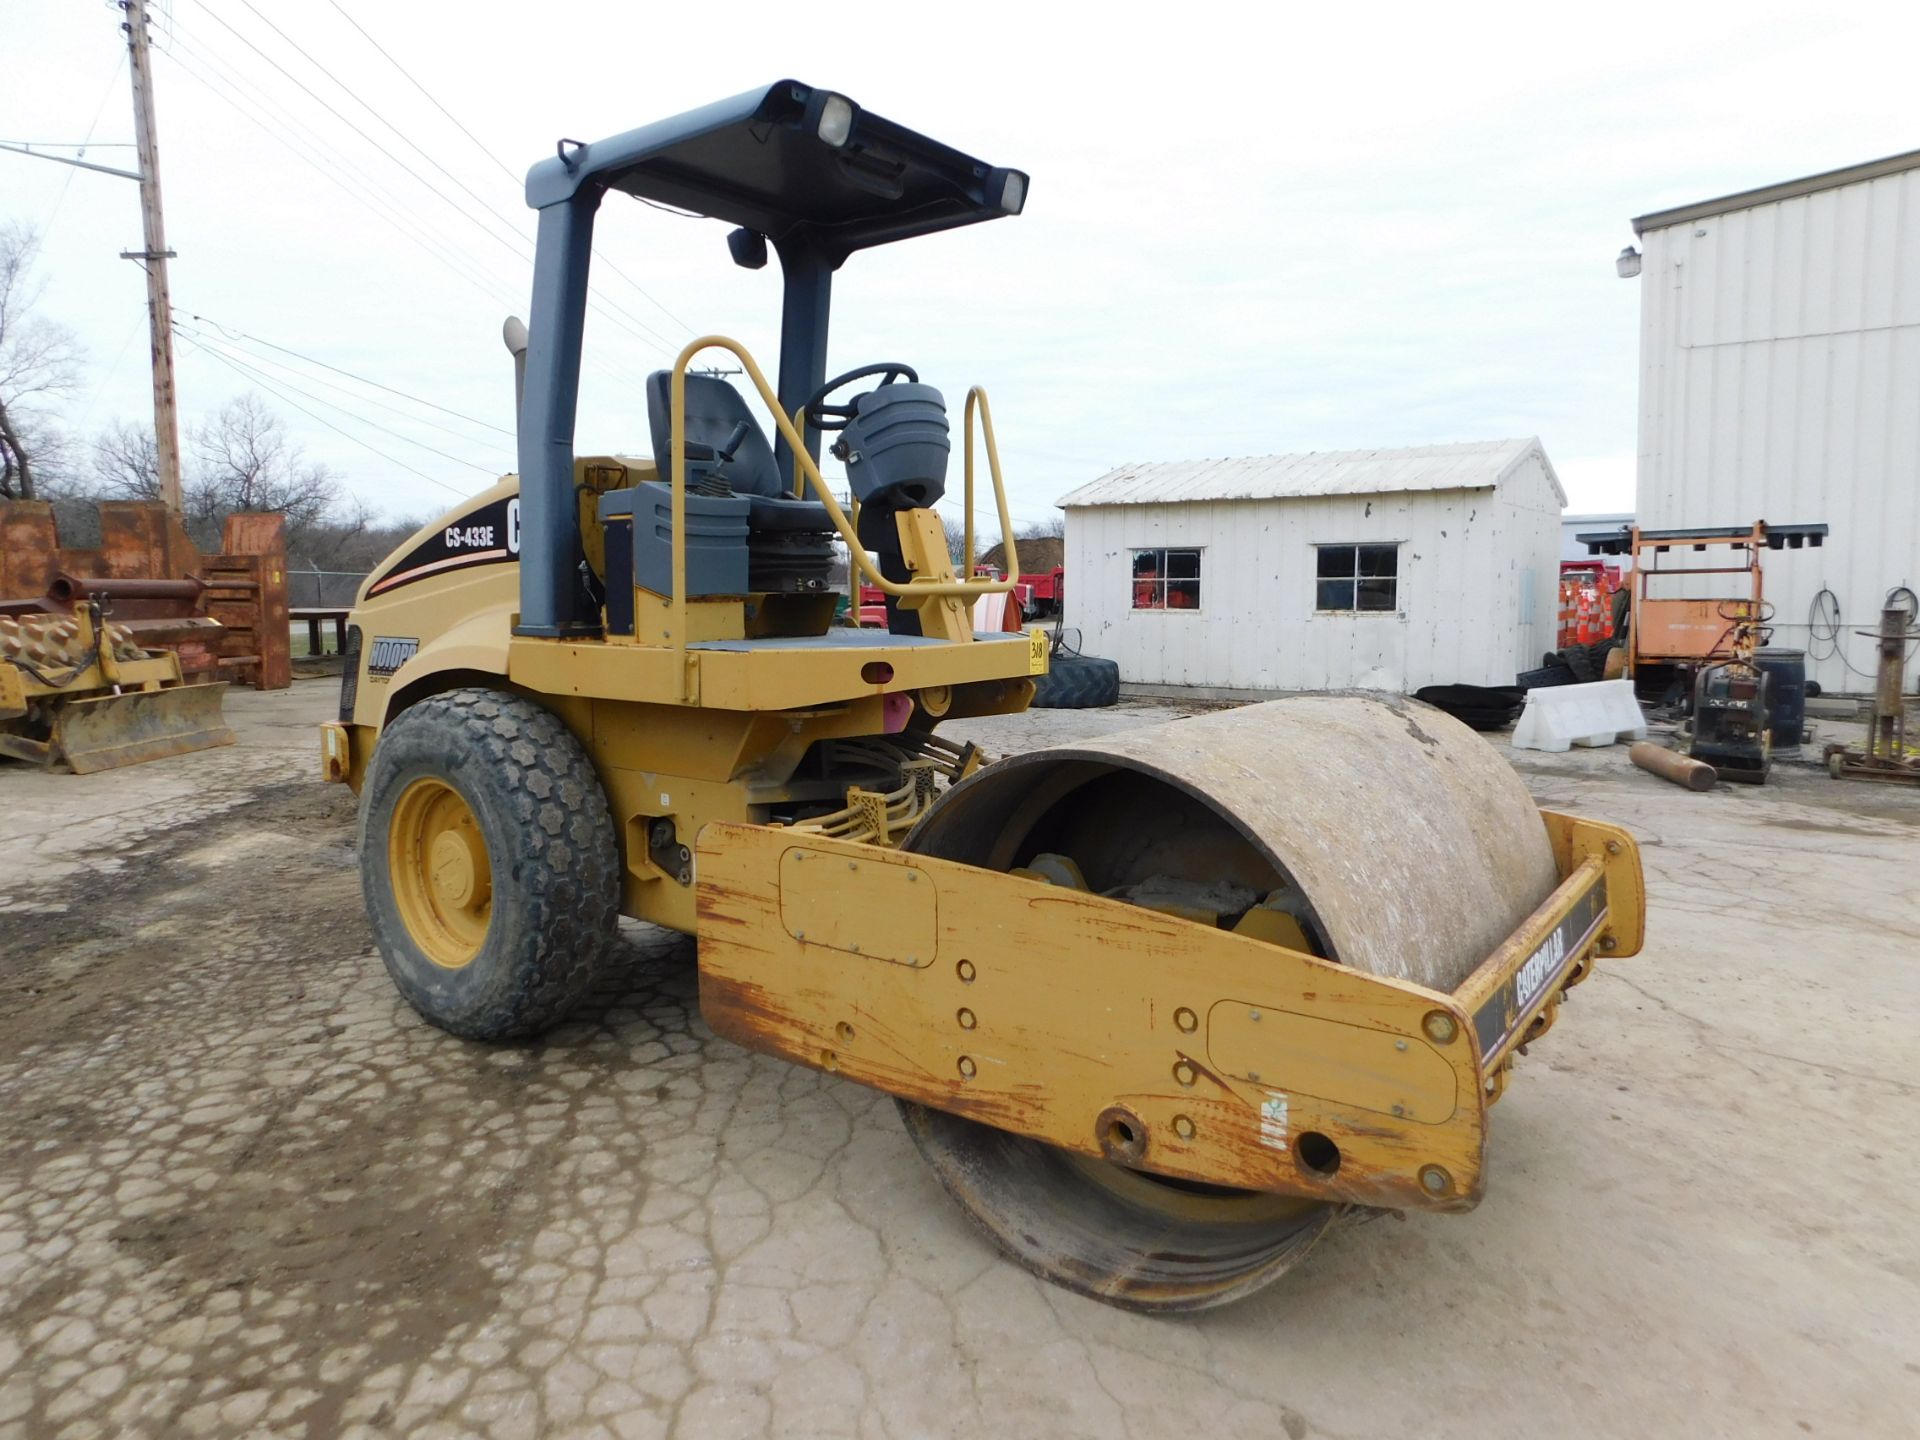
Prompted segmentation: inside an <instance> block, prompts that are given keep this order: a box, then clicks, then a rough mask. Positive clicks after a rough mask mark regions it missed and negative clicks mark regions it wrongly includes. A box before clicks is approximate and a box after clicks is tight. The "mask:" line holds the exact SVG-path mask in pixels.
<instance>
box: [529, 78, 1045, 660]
mask: <svg viewBox="0 0 1920 1440" xmlns="http://www.w3.org/2000/svg"><path fill="white" fill-rule="evenodd" d="M609 190H615V191H621V192H624V193H625V194H628V195H632V196H634V197H636V198H638V199H641V200H648V201H652V202H653V203H655V204H658V205H666V206H671V207H673V208H675V209H678V210H683V211H686V212H689V213H691V214H695V215H703V216H710V217H712V218H714V219H717V220H722V221H726V222H728V223H730V224H732V225H734V226H735V227H737V228H736V229H735V230H734V232H733V233H732V234H731V235H730V236H729V237H728V245H729V248H730V249H731V250H732V252H733V257H734V259H735V261H736V262H737V263H739V264H741V265H745V266H748V267H749V268H757V267H758V266H760V265H763V264H765V263H766V255H767V250H768V248H769V247H771V248H772V250H773V251H774V253H776V254H777V255H778V256H779V257H780V268H781V272H782V276H783V291H782V299H781V313H780V373H779V382H778V385H777V387H776V388H777V389H778V392H779V399H780V404H781V406H782V408H783V409H784V410H785V411H786V413H787V414H789V415H791V414H792V413H793V412H794V411H795V410H796V409H798V408H799V407H800V405H801V404H802V403H803V402H804V401H805V400H806V399H807V398H808V397H809V396H810V395H812V394H813V392H814V391H815V390H817V389H818V388H819V386H820V384H821V382H822V381H823V380H824V379H825V377H826V362H827V323H828V317H829V312H830V310H831V307H832V294H833V273H834V271H836V270H838V269H839V268H840V266H841V265H842V264H843V263H844V262H845V261H846V259H847V257H848V256H849V255H851V254H852V253H853V252H854V251H856V250H864V249H867V248H869V247H871V246H874V245H885V244H889V243H891V242H892V241H895V240H909V239H912V238H913V237H915V236H917V235H929V234H932V233H934V232H935V231H939V230H950V229H952V228H954V227H955V226H958V225H971V224H974V223H975V222H977V221H981V220H992V219H996V218H998V217H999V216H1002V215H1017V214H1019V213H1020V211H1021V208H1022V207H1023V206H1024V205H1025V204H1026V197H1027V177H1026V175H1024V174H1023V173H1022V172H1020V171H1018V170H1009V169H1006V168H1004V167H999V166H992V165H988V164H987V163H986V162H984V161H981V160H976V159H974V158H973V157H971V156H969V155H963V154H961V153H960V152H959V151H958V150H955V149H953V148H951V147H950V146H947V145H942V144H941V143H940V142H939V141H937V140H930V139H928V138H927V137H926V136H924V135H921V134H919V133H918V132H917V131H913V130H909V129H907V128H906V126H904V125H897V124H895V123H894V122H893V121H891V120H887V119H884V118H882V117H881V116H878V115H875V114H873V113H872V112H870V111H866V110H862V109H861V108H860V107H859V106H858V105H856V104H854V102H853V101H852V100H850V99H848V98H847V97H846V96H844V95H841V94H838V93H836V92H834V91H831V90H821V89H818V88H817V87H815V86H811V85H803V84H801V83H800V82H799V81H797V80H782V81H779V82H777V83H776V84H773V85H768V86H766V87H764V88H762V89H758V90H749V91H747V92H746V93H745V94H743V95H735V96H734V97H733V98H732V99H729V100H720V101H716V102H715V103H714V104H711V105H705V106H702V107H701V108H700V109H698V110H690V111H688V112H686V113H685V114H683V115H675V116H672V117H671V118H669V119H666V120H659V121H655V122H654V123H653V124H651V125H643V126H641V127H640V128H639V129H638V130H629V131H627V132H626V133H625V134H624V135H615V136H613V137H612V138H610V139H606V140H597V141H594V142H592V143H591V144H587V143H582V142H580V141H576V140H562V141H560V142H559V144H558V145H557V146H556V147H555V153H554V154H553V156H552V157H550V158H548V159H545V160H542V161H541V162H540V163H539V164H537V165H535V166H534V167H533V168H532V169H531V170H530V171H528V172H527V204H528V205H530V206H532V207H533V208H534V209H535V210H537V211H538V212H539V214H540V233H539V241H538V245H537V249H536V254H535V258H534V271H533V307H532V313H531V315H530V317H529V319H528V324H527V333H528V344H527V359H526V386H525V393H524V395H523V397H522V399H521V411H520V496H521V511H520V514H521V551H520V625H519V631H520V633H521V634H526V635H565V634H574V633H581V632H585V631H590V630H592V629H594V628H596V624H597V622H596V618H595V615H594V607H593V606H592V605H591V604H590V603H589V601H588V599H587V597H586V596H585V594H584V592H583V590H582V587H581V584H580V581H579V579H578V574H577V572H578V570H579V562H580V553H581V552H580V536H579V525H578V519H577V515H576V511H575V505H574V498H573V427H574V412H575V408H576V406H577V403H578V400H579V388H580V348H581V341H582V337H583V334H584V331H585V326H586V308H587V277H588V271H589V269H590V267H591V265H592V255H593V225H594V218H595V212H596V211H597V210H598V209H599V207H600V202H601V200H602V198H603V197H604V196H605V195H606V193H607V192H608V191H609ZM635 389H636V393H637V392H638V386H636V387H635ZM804 433H805V439H806V442H807V449H808V450H809V451H811V452H812V453H813V455H814V456H815V457H816V458H818V456H819V453H820V452H819V444H820V442H819V436H818V433H817V432H816V431H815V430H814V429H813V428H812V427H811V426H808V427H806V429H805V432H804ZM779 450H780V454H779V464H780V473H782V474H786V473H789V469H790V466H791V464H792V458H791V456H790V455H788V454H787V453H786V446H785V442H784V441H783V442H781V444H780V446H779Z"/></svg>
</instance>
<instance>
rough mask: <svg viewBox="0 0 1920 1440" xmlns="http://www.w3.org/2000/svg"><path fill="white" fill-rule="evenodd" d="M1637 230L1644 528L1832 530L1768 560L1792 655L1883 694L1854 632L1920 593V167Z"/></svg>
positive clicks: (1703, 208) (1668, 218) (1678, 216)
mask: <svg viewBox="0 0 1920 1440" xmlns="http://www.w3.org/2000/svg"><path fill="white" fill-rule="evenodd" d="M1633 227H1634V230H1635V231H1636V232H1637V233H1638V234H1639V236H1640V238H1641V244H1642V247H1643V255H1642V258H1641V262H1640V270H1641V273H1640V285H1641V292H1640V447H1639V449H1640V457H1639V493H1638V509H1639V515H1640V523H1641V525H1643V526H1645V527H1646V528H1648V529H1650V530H1652V529H1662V530H1664V529H1677V528H1680V527H1682V526H1687V525H1745V524H1749V523H1751V522H1752V521H1754V520H1762V519H1764V520H1769V521H1772V522H1774V523H1776V524H1780V523H1805V522H1814V521H1825V522H1826V523H1827V524H1829V525H1831V526H1832V527H1833V529H1832V533H1831V535H1830V536H1829V537H1828V539H1827V542H1826V544H1825V545H1824V546H1823V547H1822V548H1820V549H1818V550H1813V549H1806V550H1793V551H1782V552H1777V553H1776V552H1769V553H1768V555H1767V556H1766V589H1767V595H1768V598H1769V599H1771V600H1772V601H1773V602H1774V605H1775V620H1774V626H1775V635H1774V643H1775V644H1776V645H1791V646H1795V647H1798V648H1808V649H1809V650H1810V652H1811V653H1810V654H1809V656H1808V670H1809V674H1810V675H1811V676H1812V677H1814V678H1816V679H1818V680H1819V681H1820V683H1821V684H1822V685H1824V686H1825V687H1827V688H1828V689H1829V690H1850V691H1859V690H1862V689H1869V688H1871V685H1872V681H1871V679H1870V678H1868V677H1869V676H1870V673H1871V671H1872V668H1873V642H1871V641H1869V640H1865V639H1861V638H1859V637H1857V636H1855V635H1854V634H1853V633H1852V632H1853V630H1854V629H1855V628H1858V627H1861V626H1868V627H1871V626H1872V625H1873V624H1875V623H1876V622H1877V621H1878V619H1879V613H1880V608H1881V604H1882V602H1883V601H1884V599H1885V598H1886V594H1887V592H1888V590H1890V589H1891V588H1893V587H1894V586H1897V585H1914V584H1915V583H1916V580H1917V579H1920V151H1913V152H1911V153H1908V154H1905V155H1895V156H1892V157H1890V158H1889V159H1885V160H1876V161H1873V162H1871V163H1869V164H1865V165H1855V166H1852V167H1850V168H1849V169H1845V170H1835V171H1831V172H1829V173H1827V174H1823V175H1813V176H1809V177H1808V178H1806V179H1804V180H1792V181H1788V182H1786V183H1784V184H1780V185H1769V186H1767V187H1766V188H1764V189H1760V190H1749V191H1745V192H1742V193H1740V194H1737V195H1729V196H1725V197H1723V198H1721V199H1717V200H1707V201H1703V202H1701V203H1699V204H1696V205H1683V206H1681V207H1679V208H1677V209H1672V210H1662V211H1659V212H1658V213H1656V214H1652V215H1643V216H1641V217H1640V218H1639V219H1637V220H1635V221H1634V222H1633ZM1622 261H1623V262H1624V263H1623V273H1628V274H1630V273H1631V271H1632V263H1633V262H1632V258H1631V255H1630V253H1629V254H1628V255H1623V256H1622ZM1696 583H1698V582H1696ZM1823 591H1829V592H1831V597H1832V602H1837V604H1838V608H1839V615H1840V620H1841V623H1840V624H1839V626H1838V627H1837V629H1838V634H1837V635H1836V634H1834V630H1835V628H1836V627H1834V626H1833V625H1832V624H1831V618H1832V611H1831V609H1827V610H1826V612H1825V620H1826V623H1823V624H1821V625H1820V626H1819V627H1818V629H1817V630H1816V631H1814V632H1812V633H1810V631H1809V624H1808V621H1809V611H1810V608H1811V607H1812V606H1813V605H1814V602H1815V600H1816V597H1820V596H1821V595H1822V592H1823ZM1829 603H1830V602H1828V601H1827V600H1825V599H1824V598H1823V599H1822V605H1823V607H1824V606H1827V605H1828V604H1829ZM1836 645H1838V646H1840V647H1844V648H1842V649H1840V650H1839V651H1838V652H1836V649H1835V647H1836ZM1843 656H1844V657H1845V660H1850V661H1851V662H1852V667H1853V668H1851V669H1850V668H1849V666H1848V664H1847V663H1845V660H1843V658H1842V657H1843Z"/></svg>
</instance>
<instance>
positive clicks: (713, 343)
mask: <svg viewBox="0 0 1920 1440" xmlns="http://www.w3.org/2000/svg"><path fill="white" fill-rule="evenodd" d="M709 349H720V350H725V351H727V352H728V353H729V354H731V355H732V356H733V357H734V358H735V359H737V360H738V361H739V362H740V364H741V366H742V367H743V368H744V369H745V370H746V372H747V378H748V379H750V380H752V381H753V388H754V389H756V390H758V391H759V392H760V399H761V401H762V403H764V404H765V405H766V407H767V409H768V410H769V411H770V412H771V413H772V415H773V420H774V424H775V425H777V426H778V427H779V428H780V436H781V438H782V439H784V440H785V441H786V442H787V445H788V447H789V448H790V449H791V450H792V451H793V463H794V465H795V467H796V468H797V469H799V470H801V471H802V472H803V473H804V475H805V477H806V480H807V483H808V484H810V485H811V486H812V487H813V492H814V494H815V495H816V496H817V497H818V498H819V500H820V503H821V504H822V505H824V506H826V507H827V515H828V516H829V517H830V518H831V519H832V521H833V527H834V529H836V530H838V531H839V532H840V538H841V539H842V540H844V541H845V542H846V545H847V555H848V558H849V559H850V560H851V561H852V563H853V565H854V566H855V567H856V568H857V569H858V570H859V572H860V574H861V575H862V576H863V577H864V578H865V579H866V581H867V583H868V584H870V585H872V586H874V587H875V588H876V589H878V590H879V591H880V592H881V593H882V594H885V595H892V596H895V597H898V596H902V595H957V596H964V597H967V598H973V597H977V596H980V595H1004V594H1006V593H1007V592H1009V591H1010V590H1012V589H1013V587H1014V581H1013V578H1012V577H1011V576H1009V578H1007V579H1005V580H975V579H973V578H972V572H973V555H972V553H971V552H972V539H973V407H974V400H975V397H976V396H977V397H978V398H979V401H980V409H981V414H982V418H983V419H984V420H985V422H986V435H987V463H988V465H989V466H990V467H991V468H992V471H993V488H994V493H995V496H996V498H997V500H998V503H999V509H1000V525H1001V529H1002V531H1003V533H1005V535H1006V537H1007V560H1008V562H1009V569H1011V562H1012V560H1013V555H1014V550H1013V531H1012V528H1011V522H1010V521H1009V519H1008V515H1007V492H1006V487H1005V486H1004V485H1003V484H1002V483H1001V479H1000V455H999V451H998V450H997V449H996V448H995V446H994V443H993V420H992V417H991V416H990V415H989V414H988V413H987V410H986V399H987V397H986V394H985V392H983V391H982V390H981V389H980V388H979V387H978V386H975V387H974V388H973V389H972V390H970V391H968V392H967V411H966V413H967V449H966V453H967V540H968V552H969V553H968V555H967V575H968V578H966V579H964V580H932V581H929V580H910V581H908V582H907V583H905V584H904V585H903V584H897V583H895V582H894V581H892V580H889V579H887V578H886V576H884V575H882V574H881V573H880V572H879V570H878V569H876V568H875V567H874V564H873V561H872V560H870V559H869V558H868V557H867V552H866V550H865V549H864V548H863V547H862V546H861V544H860V537H859V535H858V533H857V532H856V531H855V529H854V527H853V523H852V522H851V521H850V520H848V518H847V513H846V511H844V510H842V509H841V508H840V502H839V501H838V500H836V499H834V498H833V491H831V490H830V489H828V488H827V482H826V477H825V476H823V475H821V473H820V467H819V466H818V465H817V464H815V463H814V459H813V456H812V455H810V454H808V453H807V447H806V443H805V442H804V441H803V440H802V439H801V438H800V432H799V430H798V429H797V428H795V425H794V422H793V421H791V420H789V419H788V418H787V412H786V411H785V410H783V409H781V408H780V397H779V396H777V395H776V394H774V392H773V387H772V386H770V385H769V384H767V377H766V376H765V375H763V374H761V373H760V367H759V366H758V365H757V364H755V363H754V359H753V357H752V356H751V355H749V354H748V353H747V351H746V347H745V346H743V345H741V344H740V342H739V341H737V340H729V339H728V338H727V337H726V336H724V335H702V336H700V337H699V338H698V339H697V340H690V341H688V342H687V345H686V348H685V349H683V350H681V352H680V355H679V358H678V359H676V360H675V361H674V362H673V379H672V383H671V387H670V399H671V403H672V410H673V454H672V455H671V456H670V457H669V458H670V461H671V464H672V467H673V468H672V473H671V475H670V476H669V483H670V486H671V489H672V494H673V636H672V639H673V642H674V646H675V648H676V649H683V648H685V646H686V637H687V547H686V524H687V366H688V364H689V363H691V361H692V360H693V358H694V356H696V355H698V354H699V353H700V352H701V351H703V350H709Z"/></svg>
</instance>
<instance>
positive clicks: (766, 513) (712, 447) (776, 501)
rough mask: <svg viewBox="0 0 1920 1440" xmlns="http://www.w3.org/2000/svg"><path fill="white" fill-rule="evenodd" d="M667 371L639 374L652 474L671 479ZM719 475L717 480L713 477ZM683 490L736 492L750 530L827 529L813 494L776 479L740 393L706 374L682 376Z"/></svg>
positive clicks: (670, 399)
mask: <svg viewBox="0 0 1920 1440" xmlns="http://www.w3.org/2000/svg"><path fill="white" fill-rule="evenodd" d="M672 385H673V372H671V371H669V370H656V371H654V372H653V374H651V375H649V376H648V377H647V426H648V428H649V429H650V430H651V431H652V433H653V463H654V464H655V465H657V466H658V467H659V469H660V478H661V479H662V480H663V481H667V482H669V483H670V482H671V481H672V479H673V474H672V467H673V390H672ZM715 482H719V483H715ZM687 491H688V493H689V494H694V493H698V494H702V495H727V494H732V495H740V496H745V497H746V499H747V501H748V511H747V524H748V527H749V528H750V529H754V530H812V531H830V530H832V529H833V519H832V517H831V516H829V515H828V514H827V507H826V506H824V505H822V504H821V503H820V502H819V501H818V500H801V499H796V498H795V497H794V495H793V492H792V490H791V489H790V488H789V487H788V486H787V485H785V484H783V483H781V479H780V467H779V465H778V463H777V462H776V461H775V460H774V458H773V447H772V446H771V445H769V444H768V443H767V437H766V434H765V432H763V431H762V430H761V429H760V425H759V422H758V421H756V420H755V419H754V418H753V412H752V411H751V410H749V409H748V408H747V402H746V401H745V400H742V399H741V398H740V392H739V391H738V390H735V389H734V388H733V386H731V385H729V384H728V383H727V382H726V381H724V380H722V379H719V378H718V377H717V376H712V375H689V376H687Z"/></svg>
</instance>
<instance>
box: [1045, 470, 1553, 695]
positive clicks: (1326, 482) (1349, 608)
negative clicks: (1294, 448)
mask: <svg viewBox="0 0 1920 1440" xmlns="http://www.w3.org/2000/svg"><path fill="white" fill-rule="evenodd" d="M1566 498H1567V497H1566V493H1565V491H1563V490H1562V489H1561V488H1560V481H1559V477H1558V476H1556V475H1555V474H1554V471H1553V465H1552V464H1551V462H1549V461H1548V459H1547V456H1546V452H1545V451H1544V450H1543V449H1542V448H1541V446H1540V442H1539V441H1538V440H1537V439H1532V438H1528V439H1524V440H1491V441H1482V442H1477V443H1471V444H1464V445H1426V446H1420V447H1417V448H1414V449H1406V450H1349V451H1334V452H1326V453H1316V454H1305V455H1268V456H1261V457H1256V458H1252V459H1239V460H1186V461H1174V462H1170V463H1164V464H1148V465H1123V466H1121V467H1120V468H1119V469H1117V470H1113V471H1110V472H1108V473H1107V474H1105V475H1102V476H1101V477H1100V478H1099V479H1098V480H1095V481H1093V482H1091V483H1090V484H1087V485H1083V486H1081V487H1080V488H1079V489H1077V490H1074V491H1072V492H1071V493H1069V494H1068V495H1066V496H1065V497H1064V498H1063V499H1061V500H1060V502H1059V504H1060V508H1061V509H1063V510H1065V511H1066V513H1067V560H1066V565H1067V613H1066V624H1067V625H1069V626H1072V627H1077V628H1078V629H1079V631H1080V635H1081V647H1082V648H1083V649H1084V650H1085V651H1086V653H1088V654H1090V655H1104V656H1107V657H1109V658H1111V659H1113V660H1115V661H1118V662H1119V665H1120V678H1121V679H1122V681H1123V682H1128V683H1132V684H1136V685H1147V686H1182V687H1194V688H1198V689H1203V690H1207V691H1216V692H1225V693H1229V694H1231V693H1234V692H1242V691H1248V692H1251V691H1268V690H1342V689H1364V690H1387V691H1400V692H1410V691H1413V690H1415V689H1418V688H1419V687H1420V686H1422V685H1433V684H1450V683H1464V684H1471V685H1510V684H1512V683H1513V677H1514V674H1515V672H1516V671H1519V670H1523V669H1529V668H1531V667H1533V666H1535V665H1538V664H1539V663H1540V656H1541V653H1542V652H1543V651H1546V650H1549V649H1551V648H1553V640H1554V631H1555V627H1556V624H1557V620H1558V610H1557V593H1558V592H1557V588H1556V587H1557V576H1558V570H1559V566H1558V563H1557V559H1556V557H1557V555H1558V552H1559V546H1560V513H1561V511H1562V509H1563V508H1564V507H1565V505H1566Z"/></svg>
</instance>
